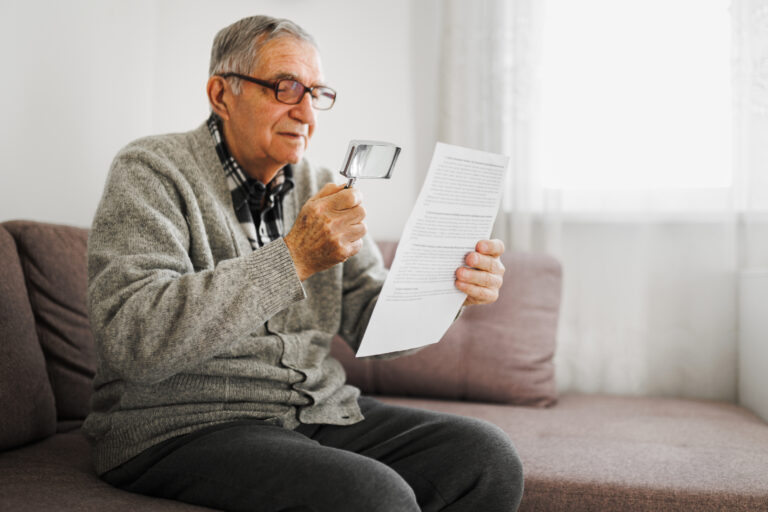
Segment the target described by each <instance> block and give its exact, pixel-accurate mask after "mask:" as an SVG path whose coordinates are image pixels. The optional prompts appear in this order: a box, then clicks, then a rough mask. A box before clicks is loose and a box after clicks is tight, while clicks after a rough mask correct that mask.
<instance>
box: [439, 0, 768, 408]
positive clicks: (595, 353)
mask: <svg viewBox="0 0 768 512" xmlns="http://www.w3.org/2000/svg"><path fill="white" fill-rule="evenodd" d="M542 5H544V2H542V1H541V0H538V1H537V0H482V1H470V0H451V1H447V2H445V3H444V4H443V13H442V16H441V19H442V57H441V58H442V61H441V62H442V83H443V84H444V85H443V91H442V95H441V103H440V110H439V114H440V120H439V121H440V127H441V138H442V140H444V141H446V142H450V143H454V144H460V145H465V146H470V147H475V148H478V149H485V150H489V151H497V152H502V153H506V154H508V155H510V156H511V157H512V165H511V169H510V175H509V180H508V184H507V188H506V190H505V200H504V207H503V209H502V211H501V212H500V215H499V221H498V222H497V227H496V234H497V236H499V237H501V238H502V239H504V240H505V242H506V244H507V246H508V247H509V248H511V249H512V250H527V251H537V252H546V253H550V254H553V255H554V256H556V257H557V258H558V259H559V260H560V261H561V263H562V265H563V273H564V294H563V304H562V309H561V316H560V318H561V320H560V326H559V334H558V349H557V354H556V359H555V364H556V372H557V379H558V387H559V388H560V390H561V391H576V392H603V393H613V394H632V395H655V396H680V397H693V398H710V399H719V400H727V401H736V400H737V399H738V393H739V392H738V381H739V375H738V367H739V366H738V359H739V352H738V345H739V343H738V338H739V321H740V318H741V315H740V310H739V308H740V304H739V300H738V297H739V283H740V280H741V279H743V276H744V270H745V269H746V268H747V267H748V268H749V270H750V272H753V271H754V270H755V269H758V273H759V270H760V269H768V229H766V223H765V220H766V216H765V215H764V214H762V213H759V212H762V211H765V210H766V209H768V208H767V207H768V172H767V171H768V169H767V168H766V164H768V143H766V141H768V123H766V112H768V3H767V2H765V1H763V0H760V1H758V0H735V1H734V2H733V5H732V6H731V14H732V26H733V42H734V46H733V52H732V54H733V70H734V107H735V108H734V111H735V115H734V120H735V123H734V132H735V138H734V153H735V156H734V166H735V169H736V171H735V176H736V177H735V179H734V183H733V186H731V187H729V188H728V189H723V190H719V191H715V192H711V193H702V192H701V191H693V190H691V191H690V193H689V194H687V196H686V193H685V191H682V192H681V191H677V192H674V193H672V194H669V193H667V194H666V195H665V193H663V192H662V193H659V192H653V191H644V192H638V193H636V194H634V196H633V198H632V199H633V204H635V205H641V206H640V207H635V208H633V209H632V210H631V211H626V210H625V211H623V212H619V210H617V209H615V208H613V207H612V206H615V204H616V201H615V197H614V198H612V197H608V196H606V197H604V198H602V199H604V200H603V203H604V206H603V208H597V209H594V210H593V211H592V213H590V214H587V215H584V214H581V215H579V214H574V213H572V212H571V211H566V210H565V209H564V208H563V204H564V197H563V196H562V194H561V193H560V192H558V191H557V190H552V189H547V188H546V187H544V186H543V185H542V183H543V177H542V175H541V171H540V168H539V166H538V162H537V158H538V156H537V155H538V153H537V150H536V148H537V140H536V137H537V133H538V131H537V122H538V120H539V115H540V112H541V110H540V100H541V98H539V97H538V91H540V90H541V89H540V88H541V84H540V82H539V80H540V78H541V77H540V76H539V73H538V70H539V67H540V64H541V62H540V57H541V55H540V51H539V50H540V47H541V37H542V34H541V30H540V27H541V15H542ZM584 30H589V27H584ZM549 149H551V148H543V150H544V151H546V150H549ZM576 172H578V170H576ZM596 194H597V196H598V200H600V197H599V192H597V193H596ZM710 196H711V197H710ZM680 197H688V198H689V199H690V201H691V204H693V203H694V201H700V204H704V205H705V206H706V208H698V209H693V208H687V209H686V208H682V209H681V208H677V209H676V211H672V209H670V208H669V206H670V204H672V205H673V206H679V205H678V202H679V200H680V199H679V198H680ZM670 198H671V199H670ZM593 199H594V198H593ZM711 199H712V200H711ZM714 199H716V200H714ZM592 204H595V202H594V200H593V203H592ZM766 304H768V297H766ZM766 308H768V305H767V306H766ZM767 312H768V311H767ZM765 368H766V370H767V372H766V373H768V361H766V363H765ZM763 382H764V383H765V385H766V387H768V381H763Z"/></svg>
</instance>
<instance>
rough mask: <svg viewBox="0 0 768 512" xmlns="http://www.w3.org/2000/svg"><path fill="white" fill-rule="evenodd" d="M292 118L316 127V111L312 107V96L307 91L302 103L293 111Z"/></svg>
mask: <svg viewBox="0 0 768 512" xmlns="http://www.w3.org/2000/svg"><path fill="white" fill-rule="evenodd" d="M291 117H293V118H294V119H296V120H297V121H301V122H302V123H303V124H308V125H310V126H314V124H315V109H314V107H312V95H311V94H310V93H309V91H307V92H306V93H305V94H304V96H303V97H302V98H301V101H300V102H298V103H297V104H296V106H295V107H293V108H292V109H291Z"/></svg>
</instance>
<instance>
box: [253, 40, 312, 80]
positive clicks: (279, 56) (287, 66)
mask: <svg viewBox="0 0 768 512" xmlns="http://www.w3.org/2000/svg"><path fill="white" fill-rule="evenodd" d="M253 76H255V77H258V78H261V79H265V80H274V79H277V78H295V79H296V80H299V81H300V82H302V83H303V84H305V85H308V86H312V85H317V84H320V83H322V82H323V69H322V63H321V62H320V53H319V52H318V51H317V48H316V47H315V46H314V45H313V44H312V43H310V42H307V41H303V40H301V39H297V38H295V37H290V36H285V37H278V38H276V39H272V40H271V41H268V42H267V43H266V44H265V45H264V46H263V47H262V49H261V52H260V54H259V58H258V60H257V62H256V66H255V69H254V70H253Z"/></svg>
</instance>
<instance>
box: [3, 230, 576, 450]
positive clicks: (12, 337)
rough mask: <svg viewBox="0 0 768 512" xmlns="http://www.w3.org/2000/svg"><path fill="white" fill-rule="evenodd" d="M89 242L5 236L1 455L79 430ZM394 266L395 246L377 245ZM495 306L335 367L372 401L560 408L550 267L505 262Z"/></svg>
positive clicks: (346, 356)
mask: <svg viewBox="0 0 768 512" xmlns="http://www.w3.org/2000/svg"><path fill="white" fill-rule="evenodd" d="M87 238H88V230H86V229H83V228H76V227H71V226H65V225H55V224H47V223H40V222H32V221H10V222H5V223H1V224H0V336H2V338H1V339H0V340H1V343H0V370H1V372H0V421H1V422H0V450H2V449H8V448H10V447H13V446H18V445H20V444H24V443H27V442H31V441H34V440H36V439H40V438H43V437H46V436H48V435H51V434H52V433H54V432H55V431H57V430H58V431H63V430H67V429H68V428H71V427H73V426H75V425H78V424H79V423H80V422H81V421H82V420H83V419H84V418H85V416H86V415H87V414H88V412H89V407H90V397H91V393H92V379H93V375H94V372H95V368H96V356H95V348H94V343H93V335H92V334H91V330H90V327H89V324H88V317H87V308H86V295H87V256H86V245H87ZM380 247H381V249H382V254H383V255H384V259H385V262H386V263H387V266H389V264H390V263H391V261H392V258H393V257H394V254H395V250H396V244H395V243H392V242H389V243H388V242H384V243H380ZM502 261H503V262H504V264H505V266H506V267H507V273H506V275H505V281H504V286H503V288H502V290H501V294H500V298H499V301H498V302H497V303H495V304H493V305H490V306H482V307H471V308H468V309H467V311H465V312H464V314H463V315H462V316H461V317H460V318H459V319H458V320H457V321H456V322H454V324H453V326H452V327H451V328H450V329H449V331H448V333H446V336H445V337H444V338H443V340H442V341H441V342H440V343H439V344H436V345H433V346H431V347H428V348H427V349H424V350H423V351H421V352H419V353H418V354H416V355H413V356H410V357H407V358H401V359H397V360H393V361H379V360H370V359H365V360H358V359H355V357H354V354H352V352H351V350H350V349H349V348H348V347H346V345H345V344H344V342H343V341H341V340H340V339H338V338H337V339H336V340H335V342H334V346H333V355H334V356H335V357H336V358H337V359H339V360H340V361H341V363H342V364H343V365H344V367H345V369H346V370H347V374H348V378H349V382H350V383H352V384H354V385H356V386H358V387H360V388H361V389H362V390H363V392H365V393H375V394H399V395H403V394H405V395H416V396H436V397H444V398H454V399H469V400H483V401H495V402H504V403H514V404H525V405H549V404H551V403H553V402H554V401H555V396H556V394H555V381H554V367H553V364H552V358H553V355H554V350H555V334H556V329H557V315H558V309H559V304H560V286H561V284H560V279H561V275H560V272H561V271H560V266H559V263H558V262H557V261H556V260H554V259H553V258H550V257H546V256H534V255H530V254H520V253H508V254H505V255H504V258H503V260H502Z"/></svg>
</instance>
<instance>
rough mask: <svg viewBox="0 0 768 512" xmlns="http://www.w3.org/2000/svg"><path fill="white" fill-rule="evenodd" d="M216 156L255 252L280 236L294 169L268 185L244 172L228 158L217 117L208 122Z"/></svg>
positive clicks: (286, 167) (231, 158) (281, 171)
mask: <svg viewBox="0 0 768 512" xmlns="http://www.w3.org/2000/svg"><path fill="white" fill-rule="evenodd" d="M208 129H209V130H210V132H211V136H212V137H213V140H214V143H215V144H216V153H217V154H218V155H219V160H221V166H222V167H223V168H224V172H225V173H226V174H227V184H228V185H229V191H230V192H231V193H232V204H233V205H234V207H235V214H236V215H237V220H238V221H240V225H241V226H242V228H243V230H244V231H245V233H246V235H247V236H248V241H249V242H250V243H251V248H252V249H254V250H255V249H257V248H259V247H261V246H263V245H265V244H267V243H269V242H271V241H272V240H277V239H278V238H280V237H281V236H283V229H284V228H283V198H284V197H285V195H286V194H287V193H288V192H290V191H291V189H292V188H293V185H294V183H293V169H291V166H290V165H286V166H285V167H283V168H282V169H280V171H279V172H278V173H277V175H276V176H275V177H274V178H273V179H272V181H270V182H269V183H268V184H267V185H264V184H263V183H261V182H260V181H259V180H256V179H253V178H251V177H250V176H248V175H246V174H245V172H243V169H242V167H240V165H239V164H238V163H237V162H236V161H235V159H234V158H233V157H232V155H230V154H229V151H228V150H227V146H226V144H224V137H223V136H222V134H221V129H220V127H219V119H218V116H216V114H211V117H209V118H208Z"/></svg>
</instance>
